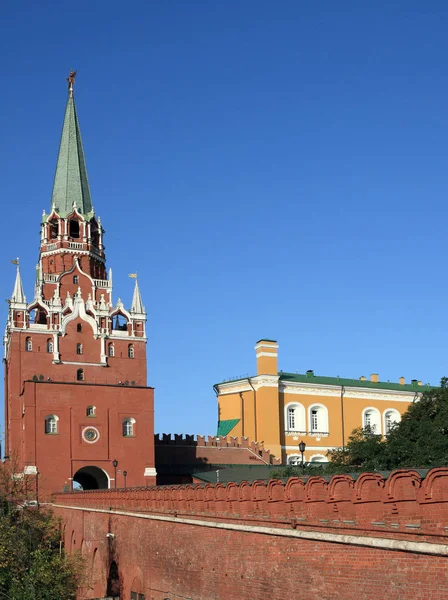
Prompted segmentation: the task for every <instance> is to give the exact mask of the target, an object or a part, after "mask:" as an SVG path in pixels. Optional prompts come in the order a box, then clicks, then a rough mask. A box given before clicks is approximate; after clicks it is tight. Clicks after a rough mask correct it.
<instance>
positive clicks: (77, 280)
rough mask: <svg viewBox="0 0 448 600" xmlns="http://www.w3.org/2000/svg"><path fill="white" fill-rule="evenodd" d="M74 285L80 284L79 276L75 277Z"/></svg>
mask: <svg viewBox="0 0 448 600" xmlns="http://www.w3.org/2000/svg"><path fill="white" fill-rule="evenodd" d="M73 283H76V285H78V283H79V277H78V275H73Z"/></svg>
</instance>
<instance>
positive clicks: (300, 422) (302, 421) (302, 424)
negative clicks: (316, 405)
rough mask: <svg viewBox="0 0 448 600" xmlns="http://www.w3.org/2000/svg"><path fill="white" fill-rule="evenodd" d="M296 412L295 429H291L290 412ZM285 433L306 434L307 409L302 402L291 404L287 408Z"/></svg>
mask: <svg viewBox="0 0 448 600" xmlns="http://www.w3.org/2000/svg"><path fill="white" fill-rule="evenodd" d="M290 410H294V427H293V428H291V427H290V415H289V411H290ZM285 431H287V432H297V431H300V432H302V433H305V432H306V417H305V407H304V406H303V404H300V402H289V403H288V404H287V405H286V406H285Z"/></svg>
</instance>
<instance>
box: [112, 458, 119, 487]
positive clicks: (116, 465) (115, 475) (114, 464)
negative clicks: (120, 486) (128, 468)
mask: <svg viewBox="0 0 448 600" xmlns="http://www.w3.org/2000/svg"><path fill="white" fill-rule="evenodd" d="M112 465H113V467H114V488H115V489H117V467H118V460H117V459H115V460H113V461H112Z"/></svg>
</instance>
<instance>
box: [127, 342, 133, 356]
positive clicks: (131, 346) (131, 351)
mask: <svg viewBox="0 0 448 600" xmlns="http://www.w3.org/2000/svg"><path fill="white" fill-rule="evenodd" d="M128 357H129V358H134V346H133V345H132V344H129V346H128Z"/></svg>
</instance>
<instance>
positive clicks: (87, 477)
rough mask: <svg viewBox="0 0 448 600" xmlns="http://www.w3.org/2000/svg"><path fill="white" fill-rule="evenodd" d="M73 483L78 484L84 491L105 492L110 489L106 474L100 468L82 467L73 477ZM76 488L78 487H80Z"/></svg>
mask: <svg viewBox="0 0 448 600" xmlns="http://www.w3.org/2000/svg"><path fill="white" fill-rule="evenodd" d="M73 483H77V484H78V486H79V487H81V488H82V489H83V490H105V489H107V488H108V487H109V479H108V478H107V475H106V473H105V472H104V471H103V470H102V469H100V468H98V467H94V466H91V467H82V469H79V470H78V471H76V473H75V474H74V476H73ZM78 486H76V487H78Z"/></svg>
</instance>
